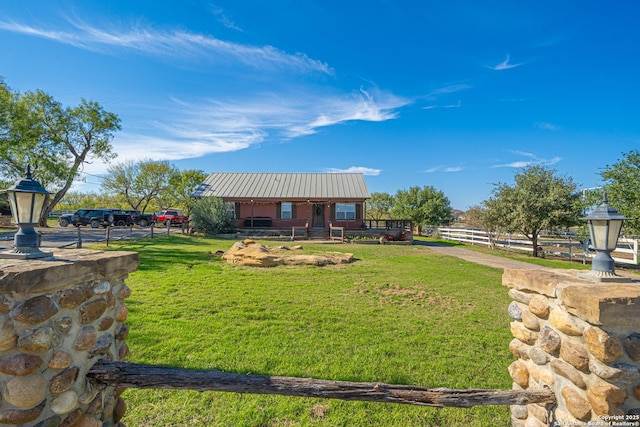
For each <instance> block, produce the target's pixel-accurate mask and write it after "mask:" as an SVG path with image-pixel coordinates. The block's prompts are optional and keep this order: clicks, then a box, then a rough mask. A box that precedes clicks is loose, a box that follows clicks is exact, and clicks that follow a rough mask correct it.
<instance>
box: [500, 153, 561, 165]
mask: <svg viewBox="0 0 640 427" xmlns="http://www.w3.org/2000/svg"><path fill="white" fill-rule="evenodd" d="M510 152H511V153H512V154H515V155H516V156H520V157H526V158H527V159H528V160H515V161H512V162H507V163H500V164H496V165H493V166H491V167H492V168H526V167H528V166H533V165H544V166H551V165H554V164H556V163H558V162H559V161H560V160H562V157H557V156H556V157H552V158H550V159H543V158H540V157H538V156H537V155H536V154H534V153H530V152H528V151H518V150H511V151H510Z"/></svg>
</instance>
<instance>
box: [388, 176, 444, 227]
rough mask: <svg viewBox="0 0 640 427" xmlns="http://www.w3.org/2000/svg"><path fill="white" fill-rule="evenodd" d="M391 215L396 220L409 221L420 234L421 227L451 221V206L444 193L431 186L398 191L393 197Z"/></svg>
mask: <svg viewBox="0 0 640 427" xmlns="http://www.w3.org/2000/svg"><path fill="white" fill-rule="evenodd" d="M391 215H392V216H393V217H394V218H397V219H410V220H411V221H413V225H414V226H415V227H416V228H417V232H418V233H420V231H421V229H422V228H423V227H437V226H440V225H444V224H448V223H449V222H450V220H451V205H450V203H449V199H448V198H447V197H446V196H445V195H444V192H442V191H440V190H436V189H435V188H434V187H432V186H424V187H423V188H420V187H411V188H409V190H398V192H397V193H396V195H395V196H394V197H393V207H392V209H391Z"/></svg>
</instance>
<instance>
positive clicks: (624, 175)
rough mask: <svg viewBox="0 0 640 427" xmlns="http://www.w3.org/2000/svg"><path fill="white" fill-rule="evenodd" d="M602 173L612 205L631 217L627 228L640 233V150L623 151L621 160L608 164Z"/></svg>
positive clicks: (625, 224) (627, 222) (626, 225)
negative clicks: (639, 189)
mask: <svg viewBox="0 0 640 427" xmlns="http://www.w3.org/2000/svg"><path fill="white" fill-rule="evenodd" d="M600 175H601V176H602V179H603V180H604V181H605V186H604V190H605V191H606V192H607V198H608V199H609V201H610V202H611V206H613V207H615V208H616V210H617V211H618V212H620V213H621V214H622V215H624V216H626V217H627V218H629V220H628V221H625V222H624V227H625V229H626V230H628V231H630V232H632V233H635V234H638V233H640V192H638V188H640V152H638V150H631V151H629V152H628V153H623V158H622V159H621V160H619V161H618V162H616V163H614V164H613V165H607V166H606V167H605V169H604V170H603V171H602V172H601V174H600ZM600 200H602V197H601V196H600Z"/></svg>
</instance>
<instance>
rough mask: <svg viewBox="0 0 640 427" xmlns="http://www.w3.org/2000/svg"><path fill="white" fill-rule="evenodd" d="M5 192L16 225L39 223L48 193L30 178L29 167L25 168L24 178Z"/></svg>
mask: <svg viewBox="0 0 640 427" xmlns="http://www.w3.org/2000/svg"><path fill="white" fill-rule="evenodd" d="M6 191H7V196H8V197H9V204H10V205H11V214H12V215H13V221H14V222H15V223H16V224H37V223H38V222H39V221H40V214H41V213H42V207H43V206H44V200H45V198H46V197H47V194H49V192H48V191H47V190H45V189H44V187H42V185H41V184H40V183H39V182H38V181H36V180H34V179H33V178H31V167H29V166H28V167H27V173H26V176H25V177H24V178H22V179H21V180H19V181H17V182H16V183H15V184H13V185H12V186H11V187H10V188H8V189H7V190H6Z"/></svg>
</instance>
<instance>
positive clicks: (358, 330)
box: [96, 235, 514, 427]
mask: <svg viewBox="0 0 640 427" xmlns="http://www.w3.org/2000/svg"><path fill="white" fill-rule="evenodd" d="M233 242H234V241H232V240H222V239H208V238H202V237H194V236H184V235H174V236H171V237H156V238H154V239H145V240H140V241H120V242H116V243H111V244H110V248H109V249H110V250H128V251H137V252H139V254H140V268H139V270H138V271H136V272H133V273H131V275H130V277H129V278H128V279H127V284H128V285H129V287H130V288H131V289H132V295H131V297H130V298H128V299H127V305H128V308H129V318H128V320H127V323H128V324H129V326H130V334H129V337H128V339H127V343H128V345H129V347H130V349H131V354H130V357H129V361H131V362H137V363H149V364H160V365H167V366H176V367H183V368H190V369H219V370H224V371H228V372H235V373H247V374H248V373H252V374H269V375H278V376H296V377H304V378H306V377H313V378H321V379H331V380H345V381H370V382H385V383H394V384H413V385H419V386H425V387H433V388H436V387H446V388H459V389H465V388H487V389H510V388H511V379H510V377H509V375H508V372H507V367H508V366H509V364H510V363H511V362H512V361H513V360H514V357H513V355H512V354H511V353H510V352H509V350H508V345H509V342H510V340H511V339H512V337H511V334H510V332H509V318H508V315H507V306H508V304H509V302H510V300H509V298H508V296H507V291H508V290H507V289H506V288H505V287H503V286H501V274H502V271H501V270H499V269H494V268H489V267H484V266H480V265H476V264H471V263H468V262H465V261H461V260H459V259H454V258H449V257H445V256H442V255H439V254H436V253H433V252H431V251H430V250H429V249H428V248H426V247H423V246H386V245H385V246H383V245H357V244H345V245H322V244H312V243H306V242H302V245H303V247H304V253H307V254H311V253H321V252H328V251H341V252H352V253H353V254H354V256H355V258H356V261H355V262H354V263H352V264H347V265H340V266H328V267H311V266H305V267H284V266H283V267H275V268H268V269H260V268H250V267H239V266H233V265H229V264H226V263H225V262H224V261H222V260H221V259H220V257H219V256H217V255H216V254H215V252H216V251H218V250H223V251H224V250H227V249H229V248H230V247H231V245H232V244H233ZM266 244H267V245H271V246H275V245H279V244H280V243H275V242H268V243H266ZM96 248H98V249H104V247H100V246H98V247H96ZM124 398H125V401H126V403H127V407H128V410H127V413H126V416H125V418H124V419H123V421H124V422H125V423H126V424H127V425H129V426H189V425H191V426H287V427H290V426H332V427H333V426H507V425H510V416H509V408H508V407H507V406H479V407H474V408H469V409H460V408H431V407H415V406H409V405H398V404H383V403H372V402H347V401H339V400H328V399H313V398H298V397H284V396H274V395H248V394H236V393H221V392H204V393H199V392H196V391H171V390H134V389H130V390H127V391H126V392H125V393H124Z"/></svg>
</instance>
